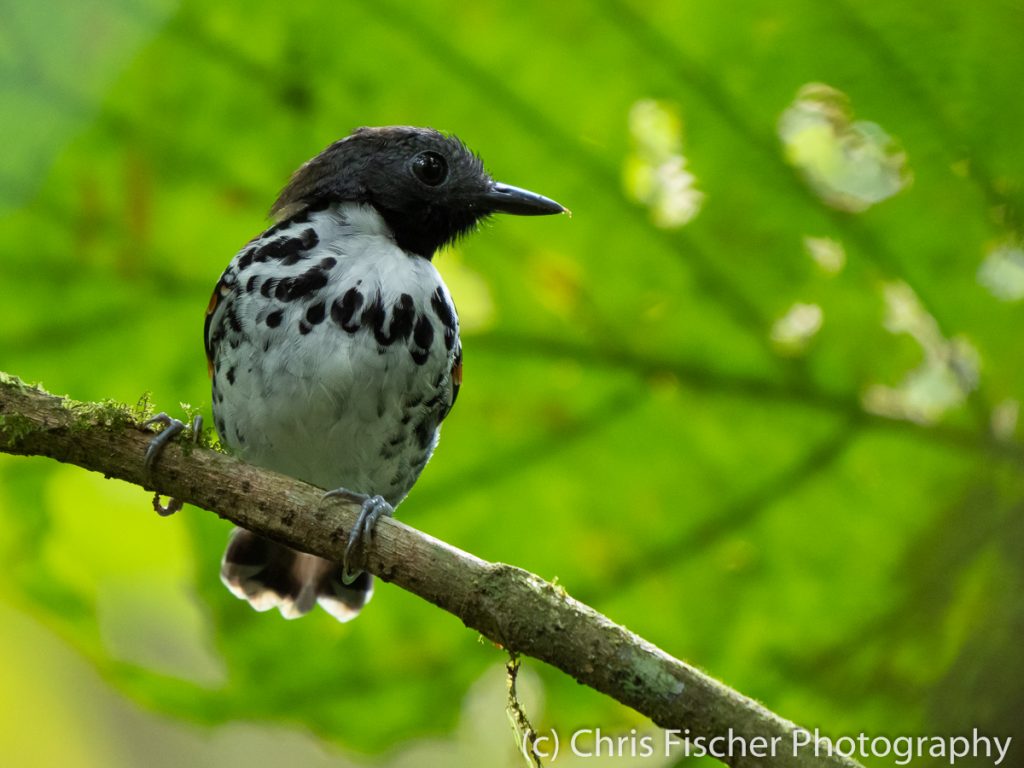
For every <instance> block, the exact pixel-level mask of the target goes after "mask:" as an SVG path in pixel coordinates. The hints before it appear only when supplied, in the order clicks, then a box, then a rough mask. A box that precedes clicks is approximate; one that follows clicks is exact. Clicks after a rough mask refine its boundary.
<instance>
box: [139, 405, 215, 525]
mask: <svg viewBox="0 0 1024 768" xmlns="http://www.w3.org/2000/svg"><path fill="white" fill-rule="evenodd" d="M154 424H161V425H163V430H161V431H160V434H158V435H157V436H156V437H154V438H153V439H152V440H150V441H149V446H148V447H147V448H146V462H145V464H146V469H147V470H152V469H153V465H154V464H156V460H157V459H159V458H160V455H161V454H162V453H163V452H164V449H165V448H167V445H168V443H170V442H171V441H172V440H174V438H176V437H177V436H178V435H180V434H181V433H182V432H184V431H185V423H184V422H183V421H181V420H179V419H175V418H173V417H172V416H168V415H167V414H166V413H162V412H161V413H158V414H157V415H156V416H154V417H153V418H151V419H147V420H146V421H144V422H142V426H144V427H151V426H153V425H154ZM202 431H203V417H202V416H196V417H195V418H194V419H193V420H192V439H193V441H194V442H196V443H198V442H199V436H200V435H201V434H202ZM183 506H184V504H183V503H182V502H181V501H179V500H178V499H174V498H168V499H167V505H166V506H164V505H163V504H161V503H160V494H159V493H158V494H156V495H155V496H154V497H153V509H155V510H156V513H157V514H158V515H160V516H161V517H167V516H168V515H173V514H174V513H175V512H177V511H178V510H180V509H181V508H182V507H183Z"/></svg>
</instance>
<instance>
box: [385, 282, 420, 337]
mask: <svg viewBox="0 0 1024 768" xmlns="http://www.w3.org/2000/svg"><path fill="white" fill-rule="evenodd" d="M415 319H416V309H415V307H414V305H413V301H412V296H410V295H409V294H408V293H403V294H402V295H401V296H400V297H399V299H398V303H397V304H395V306H394V307H392V309H391V326H390V327H389V328H388V336H389V342H388V343H391V342H395V341H398V340H399V339H407V338H409V334H410V333H412V324H413V321H414V320H415Z"/></svg>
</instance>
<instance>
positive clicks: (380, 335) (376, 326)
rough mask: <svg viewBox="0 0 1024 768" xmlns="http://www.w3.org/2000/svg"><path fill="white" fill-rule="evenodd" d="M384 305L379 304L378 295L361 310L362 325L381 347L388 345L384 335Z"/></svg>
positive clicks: (388, 342) (388, 341)
mask: <svg viewBox="0 0 1024 768" xmlns="http://www.w3.org/2000/svg"><path fill="white" fill-rule="evenodd" d="M384 316H385V315H384V305H383V304H382V303H381V300H380V295H379V294H378V295H377V296H376V297H375V298H374V299H373V301H371V302H370V303H369V304H368V305H367V307H366V309H364V310H363V317H362V321H363V325H365V326H367V327H368V328H369V329H370V330H371V331H373V336H374V338H375V339H376V340H377V343H378V344H380V345H381V346H387V345H388V344H390V343H391V342H390V340H389V339H388V337H387V336H385V335H384Z"/></svg>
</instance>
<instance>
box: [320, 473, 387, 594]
mask: <svg viewBox="0 0 1024 768" xmlns="http://www.w3.org/2000/svg"><path fill="white" fill-rule="evenodd" d="M324 498H325V499H326V498H340V499H346V500H348V501H352V502H355V503H356V504H359V505H361V507H362V508H361V509H360V510H359V517H357V518H356V523H355V525H354V526H352V531H351V532H350V533H349V535H348V544H346V545H345V556H344V557H343V558H342V561H341V565H342V577H341V578H342V581H343V582H344V583H345V584H346V585H348V584H351V583H352V582H354V581H355V580H356V579H357V578H359V574H360V573H362V569H360V570H356V571H353V570H352V568H351V564H352V556H353V554H354V553H355V552H356V551H357V550H361V549H362V548H363V543H364V542H365V541H366V540H368V539H371V538H373V529H374V528H376V527H377V521H378V520H380V519H381V517H394V515H395V508H394V507H393V506H391V505H390V504H388V502H387V501H385V500H384V497H383V496H367V495H366V494H365V493H353V492H352V491H350V490H348V489H347V488H335V489H334V490H333V491H328V492H327V493H325V494H324Z"/></svg>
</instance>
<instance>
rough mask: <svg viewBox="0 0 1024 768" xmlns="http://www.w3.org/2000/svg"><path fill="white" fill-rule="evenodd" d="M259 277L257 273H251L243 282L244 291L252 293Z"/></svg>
mask: <svg viewBox="0 0 1024 768" xmlns="http://www.w3.org/2000/svg"><path fill="white" fill-rule="evenodd" d="M259 279H260V276H259V275H252V276H251V277H250V278H249V280H248V281H247V282H246V284H245V292H246V293H252V292H253V290H254V289H255V288H256V281H257V280H259Z"/></svg>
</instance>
